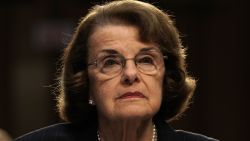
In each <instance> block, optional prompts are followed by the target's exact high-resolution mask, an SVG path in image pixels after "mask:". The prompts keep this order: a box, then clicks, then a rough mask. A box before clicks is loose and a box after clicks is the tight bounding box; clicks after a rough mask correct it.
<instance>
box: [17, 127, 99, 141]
mask: <svg viewBox="0 0 250 141" xmlns="http://www.w3.org/2000/svg"><path fill="white" fill-rule="evenodd" d="M93 131H95V130H93V127H82V126H76V125H73V124H71V123H59V124H54V125H50V126H47V127H44V128H41V129H37V130H35V131H32V132H30V133H27V134H25V135H23V136H20V137H18V138H17V139H15V140H14V141H59V140H60V141H77V140H83V139H86V138H87V139H89V140H92V139H91V138H93V139H94V137H95V135H96V133H95V132H93Z"/></svg>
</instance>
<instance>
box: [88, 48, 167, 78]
mask: <svg viewBox="0 0 250 141" xmlns="http://www.w3.org/2000/svg"><path fill="white" fill-rule="evenodd" d="M152 51H155V52H158V53H159V55H161V56H162V59H163V63H162V64H164V63H165V60H166V59H168V56H167V55H163V54H162V53H161V52H159V51H157V50H149V51H143V52H152ZM115 52H116V51H115ZM110 54H111V55H114V56H118V57H119V58H120V59H121V68H120V69H119V71H117V73H114V76H116V75H118V74H120V73H121V72H122V71H123V70H124V67H125V66H126V63H127V60H133V62H134V64H135V66H136V68H137V70H139V71H140V72H141V73H143V74H146V75H152V74H150V73H149V74H147V73H145V72H144V71H143V70H141V69H140V67H138V66H139V65H138V62H137V60H136V58H137V56H138V55H141V53H138V54H136V55H135V57H133V58H125V57H124V56H123V55H121V54H120V53H115V54H112V53H110ZM99 60H101V57H99V58H98V57H96V58H95V59H94V61H92V62H90V63H88V64H87V66H92V65H94V66H95V67H96V68H99V67H98V61H99ZM160 68H161V67H159V66H157V65H156V70H159V69H160ZM100 70H101V69H100V68H99V71H100ZM100 72H101V71H100ZM118 72H119V73H118ZM101 73H102V72H101ZM102 74H105V73H102Z"/></svg>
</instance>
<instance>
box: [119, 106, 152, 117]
mask: <svg viewBox="0 0 250 141" xmlns="http://www.w3.org/2000/svg"><path fill="white" fill-rule="evenodd" d="M117 115H118V117H119V118H120V119H126V120H129V119H149V118H152V117H153V116H154V112H152V111H151V110H149V109H146V108H140V107H132V106H131V107H126V108H123V109H120V111H119V112H118V113H117Z"/></svg>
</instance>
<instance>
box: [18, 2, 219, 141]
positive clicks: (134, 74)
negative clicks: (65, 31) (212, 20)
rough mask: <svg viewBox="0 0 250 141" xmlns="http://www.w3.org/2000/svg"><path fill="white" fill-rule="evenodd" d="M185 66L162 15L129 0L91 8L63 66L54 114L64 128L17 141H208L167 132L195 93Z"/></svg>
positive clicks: (181, 51)
mask: <svg viewBox="0 0 250 141" xmlns="http://www.w3.org/2000/svg"><path fill="white" fill-rule="evenodd" d="M185 65H186V64H185V50H184V49H183V47H182V44H181V40H180V37H179V34H178V31H177V29H176V28H175V26H174V25H173V22H172V20H171V19H170V17H169V15H167V14H166V13H164V12H162V11H161V10H159V9H158V8H156V7H154V6H153V5H150V4H148V3H144V2H140V1H133V0H123V1H114V2H110V3H107V4H105V5H102V6H95V7H94V8H93V9H92V10H91V11H90V12H89V14H88V15H87V16H85V17H84V18H83V19H82V20H81V22H80V24H79V26H78V28H77V30H76V32H75V34H74V36H73V38H72V40H71V42H70V43H69V45H68V47H67V48H66V49H65V52H64V55H63V58H62V71H61V72H62V73H61V77H60V87H61V89H60V95H59V97H58V108H59V112H60V116H61V118H62V119H63V120H65V121H66V123H61V124H56V125H52V126H49V127H45V128H43V129H39V130H37V131H34V132H31V133H29V134H26V135H24V136H22V137H20V138H18V139H16V140H17V141H29V140H30V141H213V140H215V139H212V138H209V137H206V136H204V135H200V134H195V133H191V132H186V131H177V130H174V129H172V128H171V127H170V126H169V125H168V122H169V121H171V120H174V119H176V118H177V117H179V116H180V115H181V113H183V112H184V111H185V109H186V107H187V106H188V103H189V100H190V98H191V97H192V94H193V91H194V88H195V81H194V80H193V79H192V78H191V77H190V76H188V74H187V71H186V68H185ZM166 121H167V122H166Z"/></svg>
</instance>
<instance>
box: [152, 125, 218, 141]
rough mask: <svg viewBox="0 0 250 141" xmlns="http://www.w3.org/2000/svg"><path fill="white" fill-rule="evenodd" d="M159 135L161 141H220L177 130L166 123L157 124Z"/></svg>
mask: <svg viewBox="0 0 250 141" xmlns="http://www.w3.org/2000/svg"><path fill="white" fill-rule="evenodd" d="M156 127H157V132H158V133H157V134H158V137H159V140H160V141H167V140H172V141H218V140H216V139H214V138H211V137H207V136H205V135H202V134H198V133H192V132H188V131H183V130H175V129H173V128H172V127H171V126H170V125H169V124H168V123H166V122H165V121H162V122H156Z"/></svg>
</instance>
